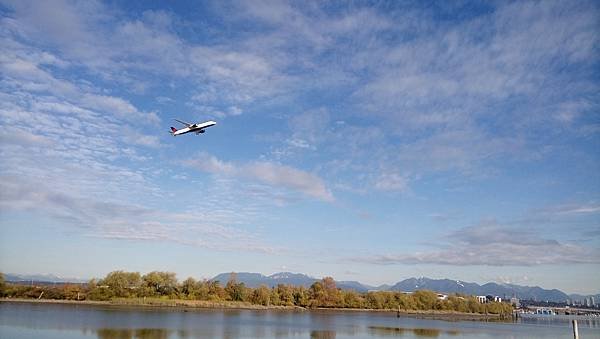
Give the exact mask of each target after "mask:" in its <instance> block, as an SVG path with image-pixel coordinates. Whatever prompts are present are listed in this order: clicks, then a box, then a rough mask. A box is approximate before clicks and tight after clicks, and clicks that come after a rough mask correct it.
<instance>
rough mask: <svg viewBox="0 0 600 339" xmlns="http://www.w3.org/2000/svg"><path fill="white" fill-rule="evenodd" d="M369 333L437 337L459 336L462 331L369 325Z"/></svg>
mask: <svg viewBox="0 0 600 339" xmlns="http://www.w3.org/2000/svg"><path fill="white" fill-rule="evenodd" d="M369 334H371V335H377V336H380V337H396V336H403V335H410V334H412V335H414V336H416V337H430V338H437V337H439V336H440V335H441V334H445V335H450V336H457V335H459V334H460V331H441V330H438V329H435V328H402V327H384V326H369Z"/></svg>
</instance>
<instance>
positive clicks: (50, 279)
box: [4, 273, 89, 284]
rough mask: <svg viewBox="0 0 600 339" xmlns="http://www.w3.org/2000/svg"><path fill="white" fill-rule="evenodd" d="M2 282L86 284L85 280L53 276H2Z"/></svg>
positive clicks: (9, 274)
mask: <svg viewBox="0 0 600 339" xmlns="http://www.w3.org/2000/svg"><path fill="white" fill-rule="evenodd" d="M4 280H6V281H10V282H20V283H24V282H34V283H44V284H48V283H78V284H80V283H86V282H88V281H89V280H87V279H78V278H63V277H59V276H56V275H53V274H11V273H6V274H4Z"/></svg>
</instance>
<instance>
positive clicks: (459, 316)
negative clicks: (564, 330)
mask: <svg viewBox="0 0 600 339" xmlns="http://www.w3.org/2000/svg"><path fill="white" fill-rule="evenodd" d="M2 302H7V303H31V304H62V305H84V306H110V307H122V308H127V307H130V308H157V309H160V308H163V309H172V310H177V311H183V312H188V311H190V310H194V309H196V310H207V309H223V310H224V309H227V310H255V311H260V310H263V311H301V312H306V311H308V312H356V313H360V312H366V313H387V314H395V315H396V316H399V317H409V318H427V319H438V320H449V321H459V320H479V321H482V320H483V321H484V320H502V319H503V318H502V317H501V316H500V315H499V314H480V313H465V312H454V311H441V310H426V311H424V310H400V311H398V310H391V309H369V308H333V307H332V308H328V307H317V308H305V307H300V306H263V305H255V304H250V303H246V302H236V301H205V300H181V299H174V300H163V299H153V298H148V299H146V300H143V299H141V298H134V299H114V300H110V301H94V300H80V301H77V300H63V299H25V298H0V303H2ZM509 318H510V317H509Z"/></svg>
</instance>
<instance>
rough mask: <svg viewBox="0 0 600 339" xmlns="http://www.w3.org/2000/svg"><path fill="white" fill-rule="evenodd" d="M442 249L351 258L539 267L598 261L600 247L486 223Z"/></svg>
mask: <svg viewBox="0 0 600 339" xmlns="http://www.w3.org/2000/svg"><path fill="white" fill-rule="evenodd" d="M447 239H448V241H447V242H445V243H444V244H441V245H440V246H439V247H441V249H439V250H431V251H417V252H415V253H410V254H409V253H400V254H379V255H373V256H366V257H358V258H350V259H349V260H351V261H358V262H364V263H370V264H378V265H397V264H408V265H417V264H434V265H451V266H473V265H476V266H536V265H560V264H598V263H600V256H599V254H600V253H599V252H598V251H599V249H597V248H588V247H584V246H582V245H579V244H575V243H561V242H559V241H557V240H553V239H546V238H543V237H541V236H540V235H539V233H537V232H534V231H533V230H531V229H524V228H514V227H506V226H502V225H498V224H496V223H495V222H483V223H481V224H479V225H476V226H470V227H464V228H461V229H459V230H457V231H454V232H451V233H450V234H448V235H447Z"/></svg>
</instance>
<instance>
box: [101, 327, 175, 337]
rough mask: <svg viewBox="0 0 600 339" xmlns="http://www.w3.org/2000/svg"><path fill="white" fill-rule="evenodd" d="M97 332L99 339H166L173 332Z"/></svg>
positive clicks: (141, 329)
mask: <svg viewBox="0 0 600 339" xmlns="http://www.w3.org/2000/svg"><path fill="white" fill-rule="evenodd" d="M95 332H96V335H98V339H134V338H135V339H166V338H168V337H169V336H170V334H171V332H173V331H167V330H165V329H161V328H138V329H116V328H100V329H98V330H96V331H95Z"/></svg>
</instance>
